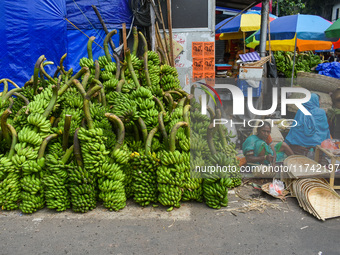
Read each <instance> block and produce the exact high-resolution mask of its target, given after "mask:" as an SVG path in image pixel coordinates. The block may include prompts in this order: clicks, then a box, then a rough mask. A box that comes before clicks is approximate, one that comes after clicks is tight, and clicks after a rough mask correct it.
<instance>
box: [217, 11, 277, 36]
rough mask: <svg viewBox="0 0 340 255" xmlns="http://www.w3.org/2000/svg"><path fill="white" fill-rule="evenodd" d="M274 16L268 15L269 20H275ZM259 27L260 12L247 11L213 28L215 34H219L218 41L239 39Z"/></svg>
mask: <svg viewBox="0 0 340 255" xmlns="http://www.w3.org/2000/svg"><path fill="white" fill-rule="evenodd" d="M276 18H277V17H276V16H275V15H272V14H270V15H269V20H270V21H272V20H274V19H276ZM260 27H261V12H259V11H249V12H246V13H243V14H241V15H239V16H237V17H231V18H227V19H225V20H223V21H221V22H220V23H218V24H217V25H216V26H215V32H216V34H221V33H222V34H221V35H220V37H219V39H220V40H229V39H241V38H242V37H243V33H245V32H249V31H256V30H258V29H259V28H260Z"/></svg>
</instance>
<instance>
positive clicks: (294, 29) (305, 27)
mask: <svg viewBox="0 0 340 255" xmlns="http://www.w3.org/2000/svg"><path fill="white" fill-rule="evenodd" d="M330 24H331V22H330V21H328V20H326V19H324V18H322V17H320V16H316V15H303V14H297V15H290V16H284V17H280V18H277V19H275V20H273V21H272V22H271V23H270V37H271V39H272V40H290V39H294V38H297V39H300V40H313V41H337V39H336V40H334V39H329V38H327V37H326V36H325V34H324V31H325V30H326V29H327V28H328V27H329V25H330ZM255 38H256V40H259V38H260V32H259V31H258V32H257V33H256V34H255Z"/></svg>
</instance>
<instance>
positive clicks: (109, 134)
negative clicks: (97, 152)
mask: <svg viewBox="0 0 340 255" xmlns="http://www.w3.org/2000/svg"><path fill="white" fill-rule="evenodd" d="M108 111H109V108H108V107H106V106H103V105H102V104H100V103H93V104H91V106H90V113H91V116H93V124H94V127H95V128H99V129H102V130H103V136H104V137H106V139H105V143H104V144H105V147H106V149H107V150H111V149H112V148H113V146H114V145H115V143H116V135H115V133H114V132H113V131H112V126H111V124H110V122H109V120H108V119H107V118H106V117H105V113H106V112H108Z"/></svg>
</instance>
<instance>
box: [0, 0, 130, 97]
mask: <svg viewBox="0 0 340 255" xmlns="http://www.w3.org/2000/svg"><path fill="white" fill-rule="evenodd" d="M91 5H96V6H97V9H98V10H99V12H100V14H101V16H102V18H103V20H104V22H105V23H106V25H107V28H108V30H109V31H111V30H112V29H120V28H121V24H122V23H124V22H125V23H126V24H127V27H129V26H130V25H131V20H132V12H131V10H130V9H129V5H128V0H100V1H99V0H22V1H13V0H2V1H1V2H0V14H1V17H2V20H1V23H0V38H1V40H0V79H2V78H9V79H11V80H13V81H14V82H15V83H17V84H18V85H19V86H23V85H24V83H25V82H26V81H28V80H29V79H30V77H31V75H33V69H34V64H35V62H36V61H37V59H38V58H39V56H41V55H45V57H46V58H47V60H48V61H53V62H54V63H55V64H54V65H52V66H50V65H48V66H47V67H46V70H47V72H48V73H53V72H54V71H55V69H56V67H57V65H59V61H60V58H61V56H62V55H64V54H65V53H68V55H67V58H66V61H65V63H64V64H65V66H66V68H67V69H69V68H71V67H72V68H73V69H74V71H77V70H79V69H80V68H79V60H80V58H82V57H87V51H86V45H87V41H88V38H87V37H86V36H85V35H84V34H83V33H81V32H80V31H79V30H77V28H79V29H80V30H81V31H82V32H84V33H85V34H87V35H88V36H89V37H90V36H95V37H96V40H95V42H96V43H98V44H99V45H101V46H102V45H103V40H104V37H105V32H104V30H103V29H102V26H101V24H100V22H99V20H98V18H97V16H96V14H95V12H94V11H93V9H92V7H91ZM66 18H67V19H68V20H69V21H71V22H72V23H73V24H74V25H75V26H77V28H75V27H74V26H72V25H71V24H70V23H69V22H68V21H67V20H66ZM112 39H113V42H114V44H115V45H116V46H118V44H119V35H118V34H117V35H115V36H114V37H113V38H112ZM101 55H104V51H103V50H102V49H101V48H100V47H99V46H97V45H96V44H95V43H93V57H94V58H95V59H96V58H98V56H101ZM9 86H12V85H9ZM10 88H12V87H10ZM2 89H3V88H2V86H1V87H0V91H2Z"/></svg>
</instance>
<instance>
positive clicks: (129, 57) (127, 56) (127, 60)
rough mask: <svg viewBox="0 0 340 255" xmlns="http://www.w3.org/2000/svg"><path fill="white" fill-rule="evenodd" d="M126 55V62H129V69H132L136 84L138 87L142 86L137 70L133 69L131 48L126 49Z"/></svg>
mask: <svg viewBox="0 0 340 255" xmlns="http://www.w3.org/2000/svg"><path fill="white" fill-rule="evenodd" d="M125 57H126V62H127V65H128V68H129V71H130V73H131V76H132V79H133V82H134V83H135V85H136V87H137V89H138V88H140V84H139V81H138V78H137V75H136V73H135V70H134V69H133V66H132V62H131V54H130V50H129V49H127V50H126V52H125Z"/></svg>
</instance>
